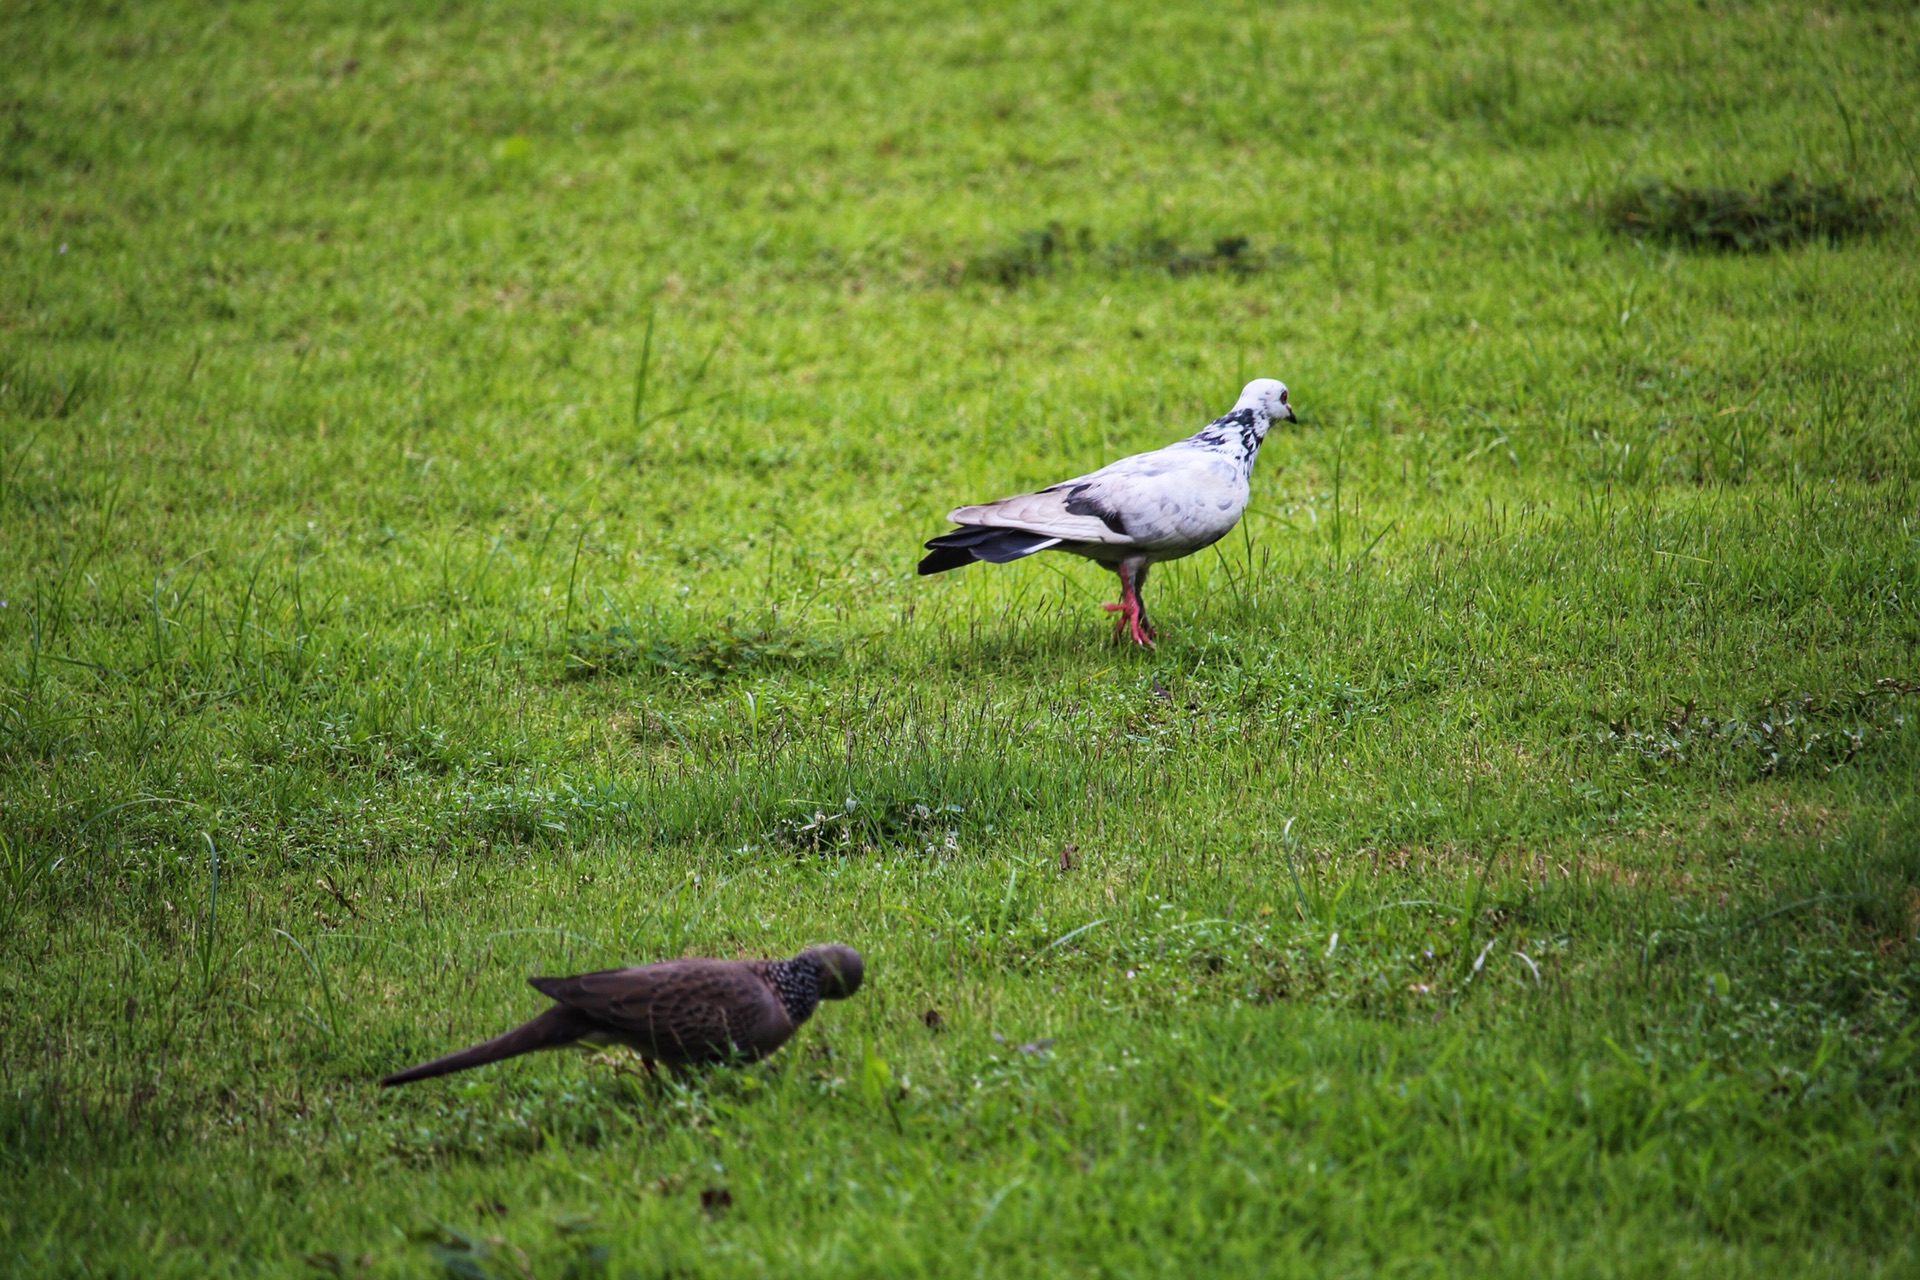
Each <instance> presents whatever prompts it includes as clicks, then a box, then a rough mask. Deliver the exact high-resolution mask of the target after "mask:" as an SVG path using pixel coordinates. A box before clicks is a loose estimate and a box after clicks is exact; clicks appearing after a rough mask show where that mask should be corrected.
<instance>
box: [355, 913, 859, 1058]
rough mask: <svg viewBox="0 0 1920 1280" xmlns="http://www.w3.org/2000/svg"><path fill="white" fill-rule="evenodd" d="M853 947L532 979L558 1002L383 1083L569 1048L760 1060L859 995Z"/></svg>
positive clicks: (645, 1055)
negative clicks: (821, 1008)
mask: <svg viewBox="0 0 1920 1280" xmlns="http://www.w3.org/2000/svg"><path fill="white" fill-rule="evenodd" d="M865 971H866V966H865V964H864V963H863V962H862V961H861V959H860V953H859V952H858V951H855V950H854V949H853V948H852V947H842V946H837V945H836V946H824V947H809V948H808V949H807V950H805V951H802V952H801V953H800V954H799V955H797V956H795V957H793V959H791V960H699V959H687V960H664V961H661V962H660V963H658V964H645V965H638V966H635V967H632V968H627V969H603V970H601V971H600V972H598V973H583V974H580V975H578V976H577V977H572V978H529V979H528V982H530V983H531V984H532V985H533V987H534V989H535V990H537V991H539V992H540V993H541V994H542V995H545V996H548V997H550V998H551V999H552V1000H553V1001H554V1002H555V1003H554V1005H553V1007H552V1008H550V1009H548V1010H547V1011H546V1012H544V1013H542V1014H541V1015H540V1016H539V1017H537V1018H535V1019H533V1020H532V1021H531V1022H526V1023H522V1024H521V1025H520V1026H517V1027H515V1028H514V1029H513V1030H511V1031H508V1032H506V1033H505V1034H503V1035H498V1036H495V1037H494V1038H493V1039H491V1040H488V1041H487V1042H486V1043H484V1044H477V1045H474V1046H473V1047H472V1048H470V1049H462V1050H460V1051H459V1052H458V1053H449V1054H447V1055H446V1056H445V1057H442V1058H435V1059H434V1060H433V1061H431V1062H423V1063H421V1064H420V1065H419V1066H417V1067H409V1068H407V1069H406V1070H405V1071H396V1072H394V1073H393V1074H392V1075H390V1076H387V1077H386V1078H385V1079H383V1080H381V1081H380V1083H381V1085H382V1086H384V1087H387V1088H391V1087H392V1086H394V1085H397V1084H406V1083H408V1082H410V1081H413V1080H428V1079H431V1078H433V1077H434V1076H444V1075H447V1074H448V1073H450V1072H454V1071H465V1070H466V1069H467V1068H469V1067H479V1066H484V1065H486V1064H487V1063H489V1062H499V1061H500V1060H501V1059H503V1058H514V1057H518V1056H519V1055H521V1054H523V1053H532V1052H534V1051H536V1050H539V1049H558V1048H562V1047H564V1046H566V1045H596V1046H605V1045H613V1044H623V1045H626V1046H627V1047H629V1048H631V1049H635V1050H638V1051H639V1053H640V1055H641V1056H642V1057H643V1058H646V1059H647V1060H648V1061H649V1062H664V1063H666V1064H667V1065H669V1066H690V1065H693V1064H696V1063H705V1062H754V1061H757V1060H759V1059H761V1058H764V1057H766V1056H767V1055H768V1054H770V1053H772V1052H773V1051H774V1050H776V1049H778V1048H779V1047H780V1046H781V1045H783V1044H785V1043H786V1042H787V1040H788V1038H789V1037H791V1036H792V1035H793V1033H794V1032H795V1031H796V1030H797V1029H799V1026H800V1024H801V1023H803V1022H805V1021H806V1020H807V1019H808V1017H810V1016H811V1015H812V1013H813V1011H814V1008H815V1006H817V1005H818V1004H819V1003H820V1001H821V1000H823V999H825V1000H844V999H846V998H847V997H848V996H850V995H852V994H853V993H854V992H856V991H858V990H859V989H860V981H861V978H862V977H863V976H864V975H865Z"/></svg>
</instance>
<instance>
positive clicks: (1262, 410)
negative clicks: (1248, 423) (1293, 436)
mask: <svg viewBox="0 0 1920 1280" xmlns="http://www.w3.org/2000/svg"><path fill="white" fill-rule="evenodd" d="M1233 407H1234V408H1235V409H1251V410H1253V411H1254V412H1255V413H1257V414H1259V415H1260V416H1261V417H1263V418H1265V419H1266V420H1267V421H1269V422H1295V421H1298V419H1296V418H1295V417H1294V416H1293V406H1292V405H1291V404H1288V403H1287V384H1286V383H1284V382H1280V381H1278V380H1276V379H1273V378H1255V379H1254V380H1253V381H1252V382H1249V383H1248V384H1247V387H1246V390H1244V391H1242V392H1241V393H1240V399H1239V400H1238V401H1236V402H1235V404H1234V406H1233Z"/></svg>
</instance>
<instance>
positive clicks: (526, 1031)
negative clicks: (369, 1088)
mask: <svg viewBox="0 0 1920 1280" xmlns="http://www.w3.org/2000/svg"><path fill="white" fill-rule="evenodd" d="M593 1029H594V1024H593V1022H592V1021H591V1020H590V1019H589V1018H587V1017H586V1016H585V1015H584V1014H582V1013H580V1012H578V1011H577V1010H574V1009H569V1008H568V1007H567V1006H566V1005H563V1004H557V1005H554V1006H553V1007H552V1008H551V1009H548V1010H547V1011H546V1012H545V1013H543V1014H541V1015H540V1016H539V1017H537V1018H535V1019H534V1020H533V1021H531V1022H523V1023H521V1024H520V1025H519V1026H517V1027H515V1028H514V1029H513V1030H511V1031H508V1032H506V1033H504V1034H502V1035H497V1036H495V1037H494V1038H493V1039H491V1040H489V1041H487V1042H486V1043H484V1044H476V1045H474V1046H473V1047H472V1048H470V1049H462V1050H460V1051H459V1052H458V1053H449V1054H447V1055H446V1056H445V1057H440V1058H435V1059H434V1060H433V1061H432V1062H423V1063H421V1064H420V1065H419V1066H417V1067H408V1068H407V1069H406V1070H405V1071H396V1072H394V1073H393V1074H392V1075H390V1076H387V1077H385V1078H383V1079H382V1080H381V1081H380V1087H381V1088H383V1089H391V1088H392V1087H393V1086H394V1085H397V1084H408V1083H410V1082H412V1081H414V1080H431V1079H433V1077H435V1076H444V1075H449V1074H451V1073H452V1072H455V1071H465V1070H466V1069H467V1068H469V1067H483V1066H485V1065H486V1064H487V1063H489V1062H498V1061H500V1060H501V1059H502V1058H517V1057H519V1056H520V1055H521V1054H523V1053H533V1052H535V1051H537V1050H540V1049H558V1048H560V1047H561V1046H562V1045H569V1044H572V1043H573V1042H574V1041H576V1040H578V1039H579V1038H580V1037H581V1036H583V1035H585V1034H587V1033H588V1032H590V1031H592V1030H593Z"/></svg>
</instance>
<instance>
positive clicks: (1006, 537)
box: [920, 524, 1063, 576]
mask: <svg viewBox="0 0 1920 1280" xmlns="http://www.w3.org/2000/svg"><path fill="white" fill-rule="evenodd" d="M1062 541H1063V540H1062V539H1060V538H1049V537H1048V536H1047V535H1046V534H1044V533H1028V532H1026V531H1025V530H1022V529H995V528H993V527H991V526H989V525H984V524H963V525H961V526H960V527H959V528H958V529H955V530H953V532H951V533H943V534H941V535H940V536H939V537H937V538H931V539H929V540H928V541H927V551H928V552H929V553H930V554H929V555H928V556H927V557H926V558H925V559H924V560H922V561H921V562H920V573H921V575H922V576H925V575H926V574H929V573H944V572H945V571H946V570H948V569H958V568H960V567H961V566H962V565H968V564H972V563H973V562H974V561H975V560H987V561H991V562H992V563H994V564H1005V563H1006V562H1007V561H1009V560H1018V559H1019V558H1020V557H1021V556H1030V555H1032V554H1033V553H1034V552H1036V551H1045V550H1046V549H1047V548H1048V547H1057V546H1059V545H1060V543H1061V542H1062Z"/></svg>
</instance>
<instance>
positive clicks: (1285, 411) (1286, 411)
mask: <svg viewBox="0 0 1920 1280" xmlns="http://www.w3.org/2000/svg"><path fill="white" fill-rule="evenodd" d="M1280 416H1281V417H1283V418H1285V419H1286V420H1287V421H1288V422H1292V423H1296V424H1297V423H1298V422H1299V421H1300V419H1298V418H1296V417H1294V416H1293V406H1292V405H1290V404H1283V405H1281V406H1280Z"/></svg>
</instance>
